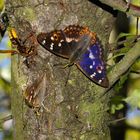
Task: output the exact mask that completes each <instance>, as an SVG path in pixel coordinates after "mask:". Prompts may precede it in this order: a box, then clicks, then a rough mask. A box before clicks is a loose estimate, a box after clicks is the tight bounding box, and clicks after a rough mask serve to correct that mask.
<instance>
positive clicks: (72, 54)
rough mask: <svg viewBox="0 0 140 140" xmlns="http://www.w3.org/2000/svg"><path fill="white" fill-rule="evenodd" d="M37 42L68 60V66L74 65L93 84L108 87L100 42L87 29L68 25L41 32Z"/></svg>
mask: <svg viewBox="0 0 140 140" xmlns="http://www.w3.org/2000/svg"><path fill="white" fill-rule="evenodd" d="M37 41H38V43H39V44H40V45H41V46H43V47H44V48H45V49H47V50H48V51H49V52H51V53H53V54H55V55H57V56H60V57H63V58H65V59H69V64H68V66H70V65H72V64H76V65H77V67H78V68H79V69H80V70H81V71H82V72H83V73H84V74H85V75H86V76H87V77H88V78H89V79H90V80H92V81H93V82H94V83H96V84H98V85H100V86H102V87H105V88H107V87H108V86H109V81H108V78H107V75H106V66H105V62H104V59H103V50H102V45H101V42H100V40H99V38H98V37H97V35H96V33H95V32H91V31H90V30H89V28H88V27H83V26H79V25H70V26H68V27H66V28H65V29H64V30H54V31H51V32H49V33H43V32H42V33H39V34H38V35H37Z"/></svg>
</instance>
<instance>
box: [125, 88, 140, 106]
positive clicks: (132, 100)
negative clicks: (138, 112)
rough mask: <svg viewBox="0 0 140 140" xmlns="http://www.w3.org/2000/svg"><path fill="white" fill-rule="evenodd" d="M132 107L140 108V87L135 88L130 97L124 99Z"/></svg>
mask: <svg viewBox="0 0 140 140" xmlns="http://www.w3.org/2000/svg"><path fill="white" fill-rule="evenodd" d="M123 101H125V102H126V103H128V104H129V105H130V106H131V107H132V108H140V89H136V90H134V91H133V92H132V93H131V95H130V96H129V97H127V98H126V99H123Z"/></svg>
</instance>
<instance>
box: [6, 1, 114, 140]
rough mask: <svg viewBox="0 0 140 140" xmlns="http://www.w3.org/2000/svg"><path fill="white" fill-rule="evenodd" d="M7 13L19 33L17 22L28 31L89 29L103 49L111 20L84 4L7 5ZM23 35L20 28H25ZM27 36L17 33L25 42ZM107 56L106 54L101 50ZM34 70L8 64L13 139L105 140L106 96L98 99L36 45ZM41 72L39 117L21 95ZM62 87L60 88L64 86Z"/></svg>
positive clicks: (93, 88) (74, 72) (97, 90)
mask: <svg viewBox="0 0 140 140" xmlns="http://www.w3.org/2000/svg"><path fill="white" fill-rule="evenodd" d="M6 9H8V14H9V16H10V21H11V26H13V27H15V28H16V30H17V31H18V32H19V34H21V30H22V28H24V25H22V22H21V21H22V20H23V21H25V20H27V21H29V22H30V23H31V25H32V27H33V30H34V31H36V34H38V33H39V32H41V31H46V32H48V31H51V30H54V29H63V28H64V27H66V26H68V25H72V24H80V25H84V26H88V27H89V28H90V29H91V30H93V31H95V32H97V34H98V36H99V38H100V39H101V40H102V44H103V45H104V47H106V49H105V50H107V49H108V48H107V44H108V39H109V35H110V32H111V30H112V26H113V23H114V17H113V15H112V14H110V13H109V12H107V11H106V10H103V9H102V8H101V7H99V6H97V5H95V4H94V3H92V2H90V1H88V0H49V1H48V0H44V1H43V0H40V1H39V0H28V1H27V0H25V1H24V0H7V2H6ZM24 30H25V29H24ZM28 33H29V30H27V32H24V33H23V32H22V34H21V35H20V36H22V38H24V37H25V36H26V35H27V34H28ZM105 52H107V51H105ZM34 59H35V62H36V64H35V65H32V66H31V67H30V68H27V66H26V65H25V64H23V57H22V56H18V57H17V56H14V57H13V62H12V79H13V85H12V87H13V94H12V114H13V118H14V124H15V126H14V130H15V131H14V132H15V135H14V140H23V139H26V140H46V139H50V140H71V139H76V140H78V139H81V140H110V133H109V128H108V126H107V123H108V120H109V115H108V114H107V112H106V111H107V110H108V105H107V104H108V101H109V96H110V95H109V94H106V95H105V96H103V97H102V98H99V97H100V96H101V95H102V94H103V93H104V92H105V90H104V89H103V88H102V87H99V86H97V85H95V84H94V83H93V82H91V81H90V80H89V79H87V77H85V76H84V75H83V74H82V73H81V72H79V70H78V69H77V68H76V67H75V66H72V67H71V71H70V75H69V77H68V72H69V68H66V69H62V68H61V67H59V66H54V64H59V63H64V64H65V63H66V62H67V61H65V60H63V59H62V58H59V57H57V56H54V55H53V54H51V53H49V52H48V51H47V50H44V49H43V48H42V47H41V46H38V55H37V56H35V58H34ZM44 71H46V79H47V81H46V85H45V86H42V88H43V89H45V90H46V92H45V95H43V96H44V99H45V100H44V102H43V103H44V106H45V108H44V107H42V111H41V112H40V115H36V114H35V112H34V110H33V109H31V108H29V107H28V106H27V105H26V104H25V102H24V99H23V92H24V90H25V88H26V86H28V85H29V82H33V81H35V79H36V78H37V77H38V73H39V74H40V73H43V72H44ZM67 77H68V82H67V85H66V86H65V83H66V81H67Z"/></svg>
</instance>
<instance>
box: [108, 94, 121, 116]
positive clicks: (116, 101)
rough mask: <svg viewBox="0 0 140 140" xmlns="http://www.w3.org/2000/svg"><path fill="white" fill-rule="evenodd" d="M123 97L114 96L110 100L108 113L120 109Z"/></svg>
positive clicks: (113, 112)
mask: <svg viewBox="0 0 140 140" xmlns="http://www.w3.org/2000/svg"><path fill="white" fill-rule="evenodd" d="M122 101H123V97H121V96H116V97H114V98H113V99H112V100H111V107H110V113H111V114H115V112H116V110H121V109H122V108H123V107H124V105H123V103H122Z"/></svg>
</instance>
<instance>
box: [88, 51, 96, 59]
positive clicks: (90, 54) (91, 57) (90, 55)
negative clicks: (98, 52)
mask: <svg viewBox="0 0 140 140" xmlns="http://www.w3.org/2000/svg"><path fill="white" fill-rule="evenodd" d="M89 51H90V50H89ZM89 58H90V59H94V58H95V57H94V55H93V53H92V52H91V51H90V53H89Z"/></svg>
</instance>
